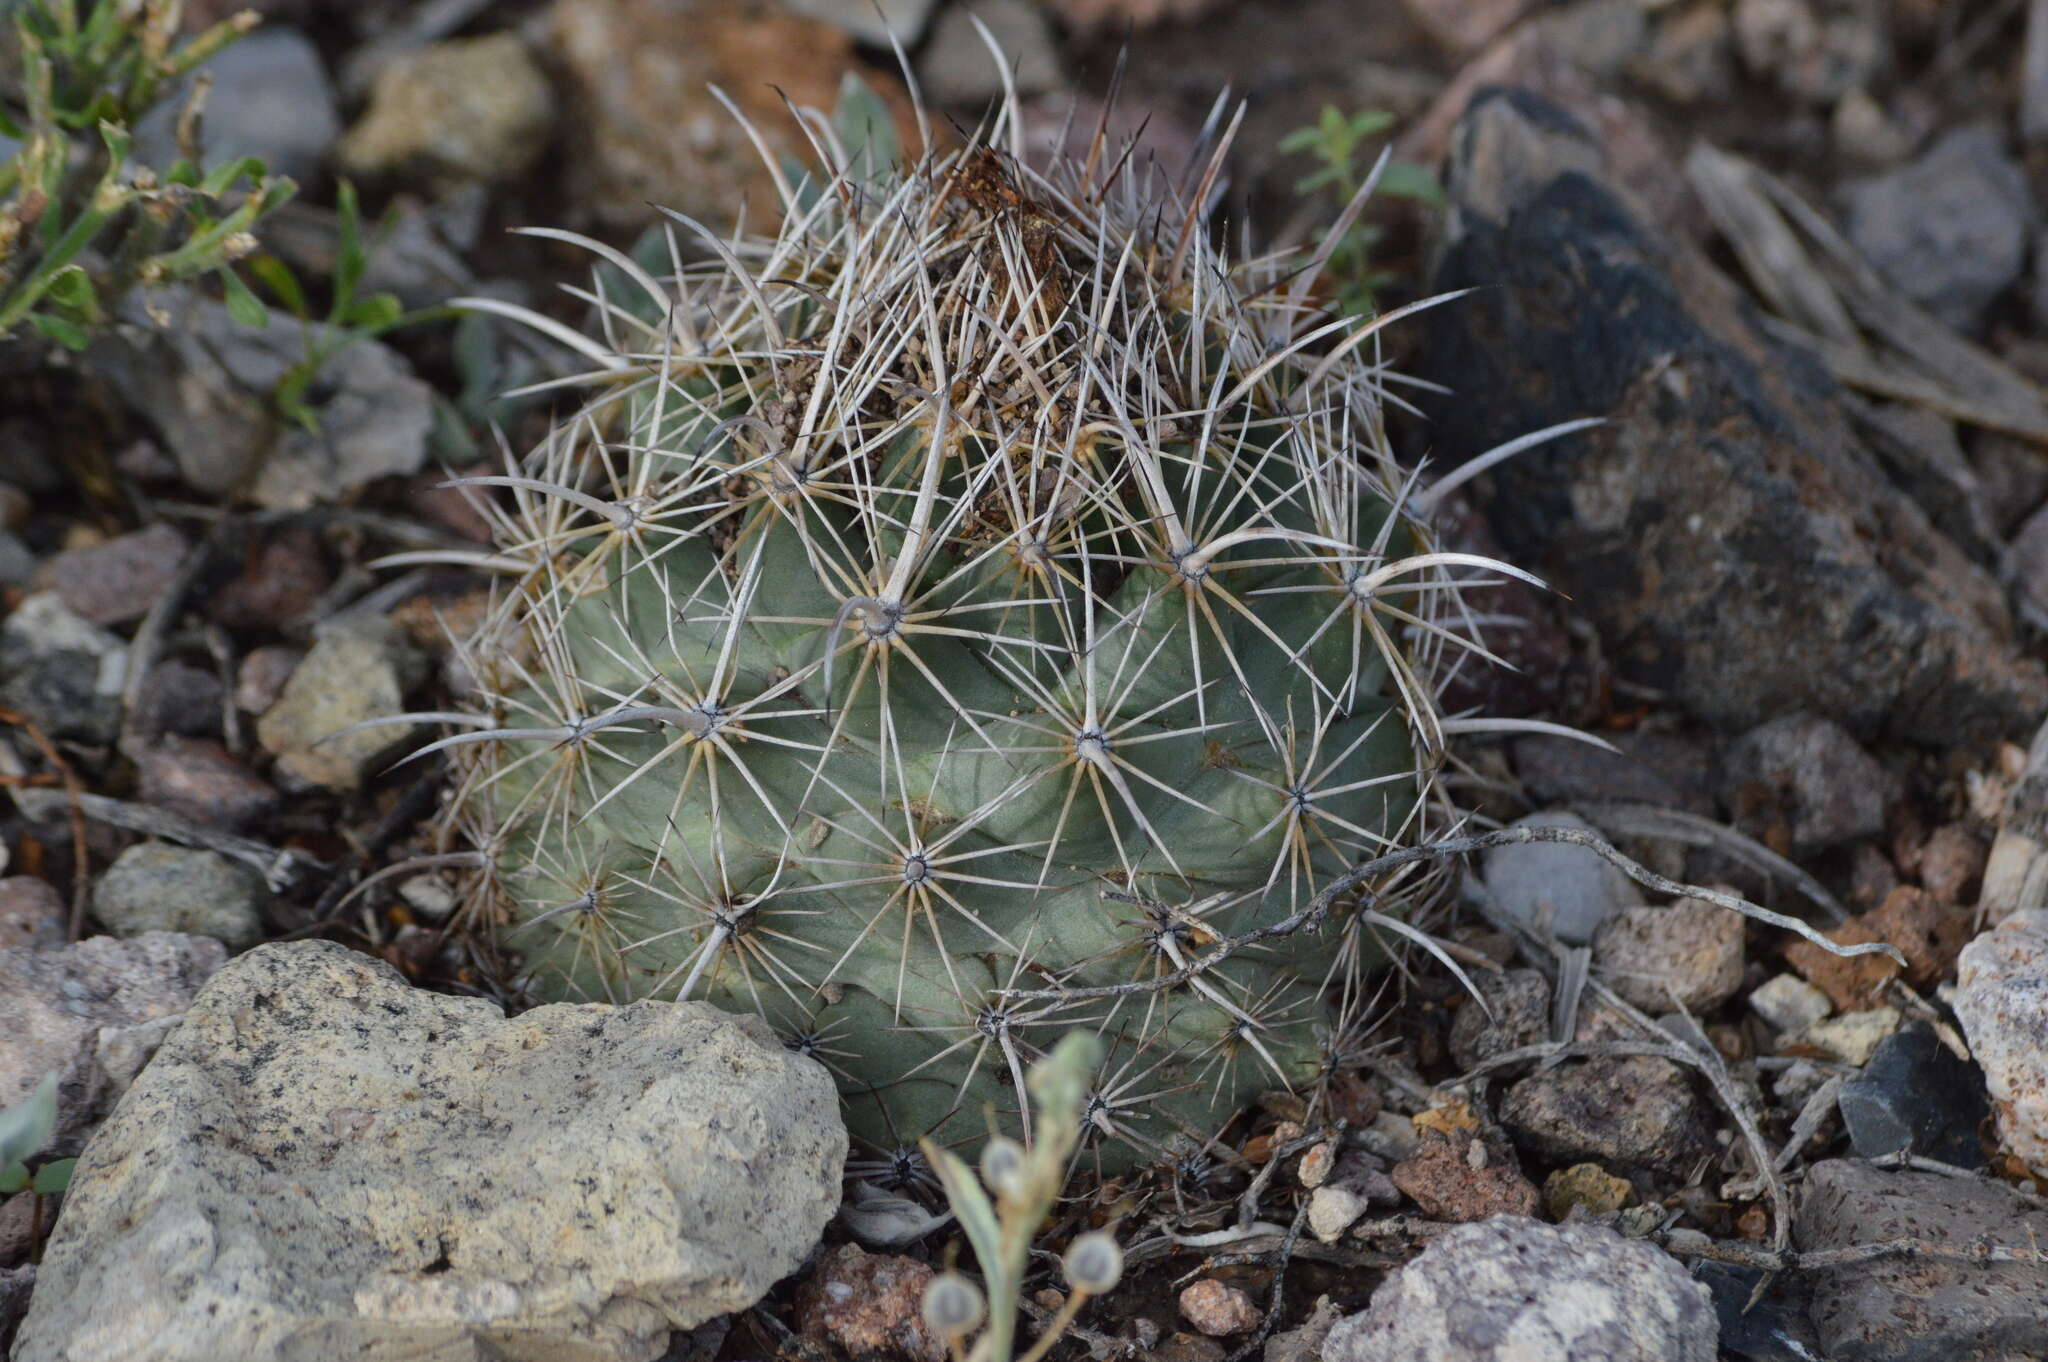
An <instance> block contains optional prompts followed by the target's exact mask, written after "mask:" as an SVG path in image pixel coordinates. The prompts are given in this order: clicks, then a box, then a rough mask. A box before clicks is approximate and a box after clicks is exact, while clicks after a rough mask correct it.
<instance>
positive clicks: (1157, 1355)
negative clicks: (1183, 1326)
mask: <svg viewBox="0 0 2048 1362" xmlns="http://www.w3.org/2000/svg"><path fill="white" fill-rule="evenodd" d="M1228 1355H1229V1349H1227V1348H1225V1347H1224V1346H1223V1345H1222V1344H1221V1343H1218V1342H1217V1341H1216V1340H1215V1339H1213V1338H1207V1337H1204V1336H1203V1335H1201V1334H1190V1333H1187V1332H1185V1331H1175V1332H1174V1333H1173V1334H1171V1335H1170V1336H1168V1338H1167V1340H1166V1341H1165V1342H1164V1343H1161V1344H1160V1345H1159V1346H1158V1347H1156V1348H1154V1349H1152V1350H1151V1351H1150V1352H1149V1353H1147V1354H1146V1357H1147V1359H1148V1362H1223V1359H1224V1358H1225V1357H1227V1356H1228Z"/></svg>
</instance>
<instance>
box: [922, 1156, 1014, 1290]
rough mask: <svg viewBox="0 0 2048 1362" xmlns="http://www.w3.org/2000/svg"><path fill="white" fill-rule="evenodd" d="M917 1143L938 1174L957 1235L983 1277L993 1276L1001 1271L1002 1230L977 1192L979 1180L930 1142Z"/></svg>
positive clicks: (991, 1208) (984, 1196) (993, 1211)
mask: <svg viewBox="0 0 2048 1362" xmlns="http://www.w3.org/2000/svg"><path fill="white" fill-rule="evenodd" d="M919 1144H920V1146H921V1147H922V1148H923V1149H924V1157H925V1160H926V1161H927V1162H928V1163H930V1164H931V1166H932V1171H933V1172H934V1173H937V1174H938V1175H939V1184H940V1185H941V1186H942V1187H944V1188H945V1189H946V1204H947V1205H949V1206H951V1207H952V1208H953V1218H954V1219H956V1220H958V1221H959V1222H960V1230H961V1232H962V1233H963V1234H965V1235H966V1236H967V1242H968V1243H969V1244H970V1245H972V1246H973V1248H974V1257H975V1259H976V1261H978V1262H979V1263H980V1264H981V1270H982V1273H983V1275H985V1276H989V1277H994V1276H995V1275H996V1274H998V1273H1000V1272H1001V1271H1002V1270H1003V1230H1002V1225H1001V1223H1000V1222H999V1221H998V1220H997V1219H996V1208H995V1207H994V1206H993V1205H991V1204H990V1202H989V1199H988V1193H987V1192H984V1191H983V1190H982V1189H981V1180H980V1179H978V1178H977V1177H975V1176H974V1173H973V1171H972V1170H970V1169H969V1168H968V1167H967V1165H966V1164H964V1163H962V1162H961V1161H960V1159H959V1156H957V1155H955V1154H953V1153H951V1152H950V1151H948V1150H944V1149H941V1148H939V1147H938V1146H937V1145H935V1144H933V1143H932V1142H931V1141H930V1140H921V1141H919Z"/></svg>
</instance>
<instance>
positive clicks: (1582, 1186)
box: [1543, 1163, 1635, 1220]
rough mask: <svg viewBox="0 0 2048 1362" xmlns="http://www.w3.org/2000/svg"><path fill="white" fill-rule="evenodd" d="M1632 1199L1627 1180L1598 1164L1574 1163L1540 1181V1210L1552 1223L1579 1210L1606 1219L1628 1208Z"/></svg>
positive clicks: (1631, 1190)
mask: <svg viewBox="0 0 2048 1362" xmlns="http://www.w3.org/2000/svg"><path fill="white" fill-rule="evenodd" d="M1634 1196H1635V1188H1634V1187H1632V1186H1631V1185H1630V1184H1629V1180H1628V1179H1627V1178H1618V1177H1616V1176H1614V1174H1612V1173H1610V1172H1608V1171H1607V1170H1606V1169H1605V1168H1602V1167H1601V1166H1600V1165H1599V1164H1597V1163H1575V1164H1573V1165H1572V1166H1571V1167H1569V1168H1560V1169H1558V1170H1557V1171H1556V1172H1555V1173H1552V1174H1551V1175H1550V1176H1549V1177H1548V1178H1545V1179H1544V1181H1543V1209H1544V1210H1546V1211H1548V1212H1549V1213H1550V1218H1551V1219H1552V1220H1563V1219H1564V1218H1565V1217H1566V1216H1568V1215H1570V1214H1571V1213H1572V1210H1573V1208H1574V1207H1579V1206H1583V1207H1585V1208H1586V1211H1587V1213H1588V1214H1590V1215H1605V1214H1607V1213H1608V1212H1609V1211H1618V1210H1620V1209H1621V1208H1622V1207H1624V1206H1626V1205H1628V1203H1629V1202H1630V1200H1632V1199H1633V1198H1634Z"/></svg>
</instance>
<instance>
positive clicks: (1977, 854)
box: [1920, 823, 1984, 904]
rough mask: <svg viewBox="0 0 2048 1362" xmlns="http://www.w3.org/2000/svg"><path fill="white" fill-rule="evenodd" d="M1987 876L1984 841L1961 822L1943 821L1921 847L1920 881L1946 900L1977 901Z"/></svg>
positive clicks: (1928, 890) (1965, 902)
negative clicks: (1981, 883) (1980, 884)
mask: <svg viewBox="0 0 2048 1362" xmlns="http://www.w3.org/2000/svg"><path fill="white" fill-rule="evenodd" d="M1983 876H1984V843H1983V842H1982V841H1981V840H1980V839H1979V838H1978V837H1977V834H1975V833H1973V832H1971V831H1970V830H1969V829H1968V828H1966V827H1964V826H1963V825H1962V824H1960V823H1944V824H1942V825H1941V826H1940V827H1938V828H1936V829H1935V830H1934V831H1933V832H1932V833H1930V834H1928V838H1927V844H1926V845H1925V846H1923V847H1921V848H1920V883H1921V884H1922V885H1924V886H1925V887H1926V889H1927V892H1928V893H1930V894H1932V895H1934V897H1936V898H1937V899H1940V900H1941V901H1942V902H1943V903H1960V904H1967V903H1975V902H1976V898H1977V885H1978V882H1979V881H1980V880H1982V879H1983Z"/></svg>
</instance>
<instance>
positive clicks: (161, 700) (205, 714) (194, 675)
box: [132, 662, 224, 738]
mask: <svg viewBox="0 0 2048 1362" xmlns="http://www.w3.org/2000/svg"><path fill="white" fill-rule="evenodd" d="M222 690H223V687H222V685H221V680H220V677H219V675H218V674H216V673H215V672H213V671H211V670H209V669H207V668H205V667H194V666H192V665H190V664H189V663H185V662H159V663H158V664H157V665H156V666H154V667H151V668H150V669H149V675H148V676H146V677H144V678H143V682H142V692H141V694H139V695H137V696H136V697H135V713H134V715H133V716H132V721H133V723H134V726H135V730H136V732H137V733H139V734H141V735H142V736H143V737H153V736H155V735H156V734H159V733H180V734H183V735H185V736H186V737H192V738H211V737H218V736H219V734H220V731H221V709H222V704H221V701H222V700H223V698H224V697H223V695H222Z"/></svg>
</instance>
